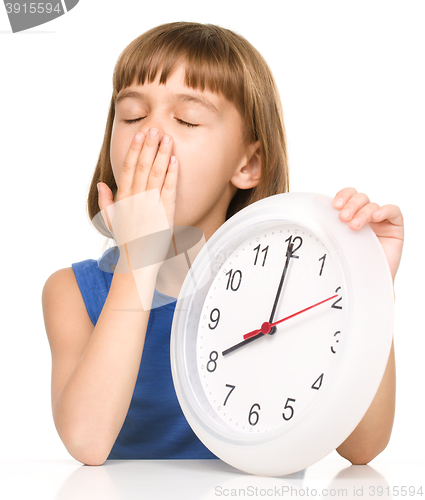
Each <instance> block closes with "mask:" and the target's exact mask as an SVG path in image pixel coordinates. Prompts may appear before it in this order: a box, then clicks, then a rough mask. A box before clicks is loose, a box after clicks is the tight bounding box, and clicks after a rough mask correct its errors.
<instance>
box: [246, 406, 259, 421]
mask: <svg viewBox="0 0 425 500" xmlns="http://www.w3.org/2000/svg"><path fill="white" fill-rule="evenodd" d="M255 406H257V407H258V409H259V410H261V407H260V405H259V404H258V403H254V404H253V405H252V406H251V409H250V410H249V415H248V422H249V423H250V425H256V424H257V422H258V419H259V418H260V415H259V413H258V412H257V411H254V407H255ZM253 418H254V421H252V420H253Z"/></svg>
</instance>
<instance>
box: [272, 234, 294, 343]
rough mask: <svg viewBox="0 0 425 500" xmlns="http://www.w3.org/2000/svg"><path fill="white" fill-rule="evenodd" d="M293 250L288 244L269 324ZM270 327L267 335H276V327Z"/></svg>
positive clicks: (291, 244)
mask: <svg viewBox="0 0 425 500" xmlns="http://www.w3.org/2000/svg"><path fill="white" fill-rule="evenodd" d="M293 249H294V244H293V243H290V244H289V245H288V248H287V249H286V261H285V265H284V266H283V271H282V276H281V278H280V282H279V286H278V288H277V293H276V297H275V299H274V303H273V309H272V312H271V314H270V319H269V323H271V322H272V321H273V318H274V315H275V313H276V308H277V304H278V302H279V298H280V294H281V293H282V287H283V282H284V281H285V276H286V273H287V271H288V266H289V261H290V260H291V257H292V252H293ZM271 326H272V329H271V330H270V332H269V333H270V335H273V334H274V333H276V327H275V326H274V325H271Z"/></svg>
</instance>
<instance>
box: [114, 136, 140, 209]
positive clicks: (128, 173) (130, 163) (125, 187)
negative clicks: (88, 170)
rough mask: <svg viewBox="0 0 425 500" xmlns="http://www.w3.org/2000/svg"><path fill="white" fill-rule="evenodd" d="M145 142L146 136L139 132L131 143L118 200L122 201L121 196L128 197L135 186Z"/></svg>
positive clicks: (123, 168) (122, 174) (124, 165)
mask: <svg viewBox="0 0 425 500" xmlns="http://www.w3.org/2000/svg"><path fill="white" fill-rule="evenodd" d="M144 142H145V134H143V133H142V132H138V133H137V134H135V136H134V137H133V139H132V141H131V144H130V147H129V148H128V151H127V154H126V156H125V158H124V163H123V167H122V172H121V177H120V185H119V186H118V193H117V200H120V199H121V196H123V197H126V196H128V195H129V193H130V190H131V186H132V184H133V178H134V171H135V169H136V163H137V159H138V157H139V154H140V150H141V149H142V146H143V144H144Z"/></svg>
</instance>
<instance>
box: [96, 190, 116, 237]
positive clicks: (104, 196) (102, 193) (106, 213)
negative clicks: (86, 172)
mask: <svg viewBox="0 0 425 500" xmlns="http://www.w3.org/2000/svg"><path fill="white" fill-rule="evenodd" d="M97 190H98V193H99V197H98V205H99V208H100V210H101V211H102V216H103V219H104V221H105V224H107V226H108V228H109V231H111V232H112V224H111V219H112V218H113V213H114V207H110V208H109V209H108V210H107V208H108V207H109V206H110V205H115V204H114V197H113V194H112V191H111V189H110V188H109V186H108V185H107V184H105V183H104V182H98V184H97Z"/></svg>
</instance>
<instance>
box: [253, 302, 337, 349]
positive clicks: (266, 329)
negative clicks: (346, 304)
mask: <svg viewBox="0 0 425 500" xmlns="http://www.w3.org/2000/svg"><path fill="white" fill-rule="evenodd" d="M335 297H338V294H337V295H333V296H332V297H329V298H327V299H325V300H322V301H321V302H318V303H317V304H313V305H312V306H310V307H306V308H305V309H303V310H302V311H298V312H296V313H294V314H291V315H290V316H286V318H283V319H280V320H279V321H276V322H274V323H269V322H268V321H265V322H264V323H263V324H262V325H261V328H260V329H259V330H253V331H252V332H249V333H246V334H245V335H244V336H243V338H244V339H245V340H247V339H250V338H251V337H255V336H256V335H259V334H260V333H262V334H264V335H265V334H267V333H270V330H271V328H272V327H273V326H275V325H278V324H279V323H282V322H283V321H286V320H287V319H291V318H293V317H294V316H298V314H301V313H303V312H305V311H308V310H309V309H313V307H316V306H320V304H323V303H324V302H327V301H328V300H332V299H334V298H335Z"/></svg>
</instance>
